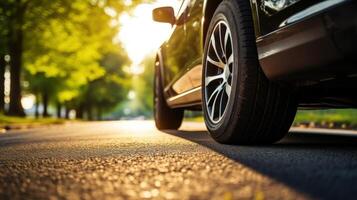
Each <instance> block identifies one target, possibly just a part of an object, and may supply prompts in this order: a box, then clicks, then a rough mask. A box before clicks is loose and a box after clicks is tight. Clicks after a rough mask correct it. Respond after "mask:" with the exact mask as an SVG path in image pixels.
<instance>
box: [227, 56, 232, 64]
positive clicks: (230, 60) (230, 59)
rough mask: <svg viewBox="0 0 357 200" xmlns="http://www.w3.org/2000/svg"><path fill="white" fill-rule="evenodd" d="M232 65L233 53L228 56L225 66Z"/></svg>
mask: <svg viewBox="0 0 357 200" xmlns="http://www.w3.org/2000/svg"><path fill="white" fill-rule="evenodd" d="M232 63H233V53H232V54H231V56H229V58H228V62H227V65H230V64H232Z"/></svg>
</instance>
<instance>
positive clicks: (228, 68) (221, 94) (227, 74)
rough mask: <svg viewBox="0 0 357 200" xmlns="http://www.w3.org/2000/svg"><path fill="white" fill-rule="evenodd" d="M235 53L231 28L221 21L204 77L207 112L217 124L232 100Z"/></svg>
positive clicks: (216, 27)
mask: <svg viewBox="0 0 357 200" xmlns="http://www.w3.org/2000/svg"><path fill="white" fill-rule="evenodd" d="M233 53H234V52H233V44H232V35H231V31H230V28H229V26H228V24H227V23H226V22H225V21H219V22H218V23H217V24H216V26H215V27H214V29H213V32H212V35H211V38H210V41H209V45H208V50H207V54H206V63H205V76H204V78H205V79H204V89H205V96H204V98H205V104H206V111H207V113H208V116H209V119H210V121H211V122H213V123H215V124H217V123H219V122H220V121H221V120H222V118H223V117H224V115H225V113H226V110H227V107H228V103H229V101H230V99H231V88H232V83H233V70H234V69H233V63H234V54H233Z"/></svg>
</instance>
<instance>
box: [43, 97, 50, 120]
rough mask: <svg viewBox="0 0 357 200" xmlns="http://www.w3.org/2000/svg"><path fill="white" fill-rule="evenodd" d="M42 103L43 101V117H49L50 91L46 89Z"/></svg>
mask: <svg viewBox="0 0 357 200" xmlns="http://www.w3.org/2000/svg"><path fill="white" fill-rule="evenodd" d="M42 103H43V113H42V116H43V117H48V116H49V115H48V92H47V91H44V92H43V93H42Z"/></svg>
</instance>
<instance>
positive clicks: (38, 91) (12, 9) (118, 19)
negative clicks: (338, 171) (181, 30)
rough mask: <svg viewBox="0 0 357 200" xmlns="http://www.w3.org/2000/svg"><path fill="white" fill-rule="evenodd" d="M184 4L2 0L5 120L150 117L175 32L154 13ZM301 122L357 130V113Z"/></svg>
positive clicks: (0, 82)
mask: <svg viewBox="0 0 357 200" xmlns="http://www.w3.org/2000/svg"><path fill="white" fill-rule="evenodd" d="M179 2H180V0H151V1H150V0H1V2H0V112H1V114H0V124H1V125H8V124H16V123H61V122H63V121H67V120H74V119H78V120H120V119H122V120H123V119H125V120H126V119H151V118H152V101H153V100H152V98H153V95H152V90H153V89H152V83H153V75H154V72H153V67H154V58H155V50H156V49H157V48H159V46H160V44H161V43H163V42H164V41H165V39H166V38H167V37H168V34H170V29H171V26H170V25H168V24H159V23H155V22H153V21H152V18H151V11H152V9H153V8H155V7H158V6H166V5H170V6H172V7H174V8H175V9H176V11H177V8H178V6H179ZM201 116H202V115H201V113H200V112H186V118H187V119H188V120H194V121H202V117H201ZM294 124H295V125H296V126H303V127H327V128H346V129H351V128H353V129H356V127H357V112H356V111H355V110H320V111H309V110H305V111H300V112H299V113H298V115H297V117H296V120H295V123H294Z"/></svg>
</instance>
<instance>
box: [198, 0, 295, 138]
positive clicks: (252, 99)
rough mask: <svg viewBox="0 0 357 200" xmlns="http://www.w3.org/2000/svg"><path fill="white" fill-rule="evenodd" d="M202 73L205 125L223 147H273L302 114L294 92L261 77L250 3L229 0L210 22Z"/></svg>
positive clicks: (224, 2)
mask: <svg viewBox="0 0 357 200" xmlns="http://www.w3.org/2000/svg"><path fill="white" fill-rule="evenodd" d="M203 63H204V68H203V74H202V77H203V78H202V88H203V89H202V97H203V111H204V118H205V123H206V126H207V128H208V130H209V132H210V134H211V136H212V137H213V138H214V139H215V140H216V141H218V142H221V143H228V144H260V143H273V142H276V141H278V140H280V139H281V138H282V137H283V136H284V135H285V134H286V133H287V132H288V130H289V128H290V126H291V123H292V121H293V119H294V116H295V114H296V110H297V104H296V101H295V98H294V92H293V91H292V89H291V88H287V87H284V86H281V85H279V84H277V83H275V82H272V81H269V80H268V79H267V78H266V76H265V75H264V73H263V72H262V70H261V68H260V66H259V61H258V54H257V48H256V43H255V35H254V28H253V21H252V16H251V9H250V5H249V1H247V0H225V1H223V2H222V3H221V4H220V5H219V7H218V8H217V10H216V12H215V14H214V16H213V19H212V21H211V23H210V26H209V29H208V34H207V37H206V43H205V52H204V60H203Z"/></svg>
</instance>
